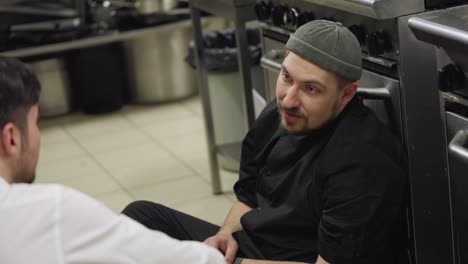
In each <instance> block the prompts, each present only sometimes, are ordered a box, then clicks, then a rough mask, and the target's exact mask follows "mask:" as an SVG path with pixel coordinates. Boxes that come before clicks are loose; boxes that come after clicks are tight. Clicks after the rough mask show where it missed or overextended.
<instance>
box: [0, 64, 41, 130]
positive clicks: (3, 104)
mask: <svg viewBox="0 0 468 264" xmlns="http://www.w3.org/2000/svg"><path fill="white" fill-rule="evenodd" d="M40 89H41V86H40V84H39V81H38V79H37V77H36V75H35V74H34V73H33V72H32V71H31V70H30V69H29V68H28V67H27V66H26V65H25V64H23V63H22V62H20V61H19V60H17V59H14V58H7V57H2V56H0V128H2V129H3V127H4V126H5V124H7V123H10V122H11V123H14V124H15V125H16V126H18V127H19V128H20V129H23V128H25V126H26V116H27V112H28V110H29V109H30V108H31V106H33V105H35V104H37V103H38V101H39V94H40Z"/></svg>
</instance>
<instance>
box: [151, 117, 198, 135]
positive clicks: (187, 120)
mask: <svg viewBox="0 0 468 264" xmlns="http://www.w3.org/2000/svg"><path fill="white" fill-rule="evenodd" d="M142 129H143V130H144V131H146V132H147V133H148V134H149V135H151V137H153V138H155V139H157V140H163V141H164V140H166V139H173V141H176V140H177V139H175V138H174V137H185V136H186V135H189V134H192V133H198V132H199V131H202V130H203V129H204V124H203V120H202V119H201V118H199V117H196V116H190V117H183V118H180V119H174V120H170V121H168V122H164V123H159V122H157V123H154V124H149V125H145V126H142Z"/></svg>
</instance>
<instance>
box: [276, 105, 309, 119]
mask: <svg viewBox="0 0 468 264" xmlns="http://www.w3.org/2000/svg"><path fill="white" fill-rule="evenodd" d="M278 112H279V113H280V114H281V112H287V113H288V114H290V115H294V116H298V117H301V116H303V115H302V113H301V111H300V110H299V108H298V107H290V108H287V107H284V106H283V105H282V104H281V102H279V103H278Z"/></svg>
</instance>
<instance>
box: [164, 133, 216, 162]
mask: <svg viewBox="0 0 468 264" xmlns="http://www.w3.org/2000/svg"><path fill="white" fill-rule="evenodd" d="M159 142H160V144H161V145H163V146H164V147H166V148H167V149H168V150H169V151H170V152H171V153H173V154H174V155H176V156H177V157H178V158H180V159H181V160H183V161H185V162H190V161H193V160H200V159H205V160H207V159H208V151H207V149H208V146H207V143H206V137H205V133H204V131H202V130H199V131H197V132H192V133H189V134H186V135H184V136H176V137H172V138H167V139H165V140H162V141H159Z"/></svg>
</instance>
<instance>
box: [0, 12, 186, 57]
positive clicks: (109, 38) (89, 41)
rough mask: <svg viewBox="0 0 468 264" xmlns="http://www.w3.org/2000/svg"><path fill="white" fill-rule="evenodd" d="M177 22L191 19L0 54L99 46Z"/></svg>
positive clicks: (171, 25)
mask: <svg viewBox="0 0 468 264" xmlns="http://www.w3.org/2000/svg"><path fill="white" fill-rule="evenodd" d="M176 24H181V25H182V26H186V25H190V21H189V20H184V21H180V22H176V23H174V24H168V25H160V26H153V27H148V28H144V29H137V30H131V31H126V32H118V31H113V32H109V33H108V34H105V35H99V36H92V37H87V38H83V39H79V40H74V41H66V42H61V43H57V44H50V45H43V46H38V47H32V48H25V49H18V50H11V51H6V52H0V55H3V56H9V57H30V56H37V55H44V54H48V53H56V52H62V51H67V50H73V49H80V48H88V47H94V46H99V45H103V44H109V43H113V42H120V41H124V40H129V39H132V38H138V37H142V36H144V35H146V34H153V33H155V32H157V31H160V30H161V31H165V30H167V27H173V26H175V25H176Z"/></svg>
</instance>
